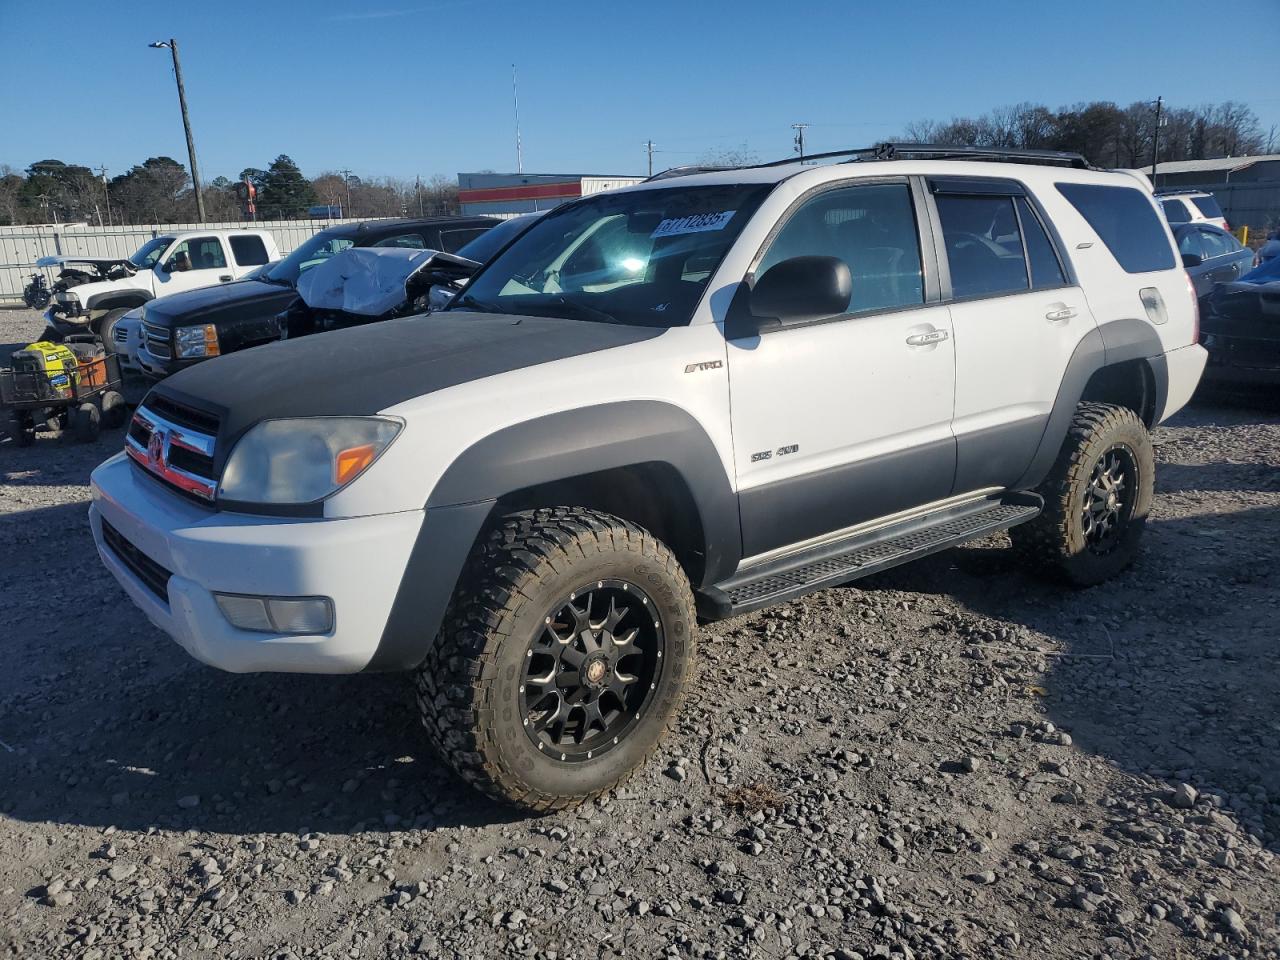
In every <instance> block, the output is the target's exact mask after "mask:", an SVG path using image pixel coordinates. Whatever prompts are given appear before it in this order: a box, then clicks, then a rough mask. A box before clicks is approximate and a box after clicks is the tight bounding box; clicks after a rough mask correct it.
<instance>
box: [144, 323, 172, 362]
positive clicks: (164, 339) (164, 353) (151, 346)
mask: <svg viewBox="0 0 1280 960" xmlns="http://www.w3.org/2000/svg"><path fill="white" fill-rule="evenodd" d="M171 333H172V331H170V329H169V328H168V327H158V326H156V325H155V324H154V323H144V324H143V325H142V338H143V341H144V342H145V343H146V345H147V352H148V353H149V354H151V355H152V356H153V357H159V358H160V359H161V360H170V359H172V358H173V347H172V346H170V344H169V338H170V335H171Z"/></svg>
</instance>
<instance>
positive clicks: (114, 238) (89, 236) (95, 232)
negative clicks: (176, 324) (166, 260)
mask: <svg viewBox="0 0 1280 960" xmlns="http://www.w3.org/2000/svg"><path fill="white" fill-rule="evenodd" d="M353 222H355V221H354V220H269V221H268V220H264V221H261V222H259V223H252V224H250V223H245V222H243V221H240V220H237V221H235V222H233V223H203V224H201V223H146V224H134V225H125V226H119V227H93V226H89V225H88V224H61V225H55V226H50V225H41V226H18V227H0V303H6V302H18V303H21V302H22V288H23V287H25V286H26V285H27V283H28V282H29V281H30V280H31V274H33V273H35V272H37V271H40V272H42V273H44V275H45V279H46V280H48V281H49V283H50V285H52V284H53V281H54V280H55V279H56V277H57V273H58V271H57V268H49V267H37V266H36V261H37V260H39V259H40V258H41V257H57V256H64V257H121V258H123V257H127V256H129V255H130V254H132V253H133V252H134V251H135V250H137V249H138V248H139V247H140V246H142V245H143V244H144V243H146V242H147V241H148V240H150V239H151V238H152V237H158V236H161V235H162V234H172V233H186V232H189V231H196V230H244V229H249V228H252V229H258V230H269V231H270V232H271V235H272V236H273V237H275V239H276V246H277V247H279V248H280V255H281V256H285V255H286V254H288V253H289V252H290V251H292V250H293V248H294V247H296V246H298V244H300V243H302V242H303V241H304V240H306V239H307V238H308V237H310V236H311V235H312V234H314V233H316V232H317V231H320V230H323V229H324V228H325V227H331V226H333V225H334V224H337V223H353Z"/></svg>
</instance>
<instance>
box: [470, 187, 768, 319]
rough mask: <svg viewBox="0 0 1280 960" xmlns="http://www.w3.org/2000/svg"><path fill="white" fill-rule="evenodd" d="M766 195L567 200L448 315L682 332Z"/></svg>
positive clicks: (738, 190)
mask: <svg viewBox="0 0 1280 960" xmlns="http://www.w3.org/2000/svg"><path fill="white" fill-rule="evenodd" d="M770 189H772V184H726V185H721V186H712V187H688V186H686V187H669V188H666V189H649V190H636V191H628V192H624V193H602V194H599V195H597V196H594V197H591V198H589V199H586V200H581V201H578V202H576V203H572V204H567V205H566V206H564V207H561V208H560V209H558V210H555V211H553V212H551V213H549V214H547V216H546V217H545V218H544V219H542V220H539V221H538V222H537V223H535V224H534V225H533V226H532V227H530V228H529V230H528V232H527V233H525V234H524V235H523V236H521V237H520V238H519V239H518V240H516V241H515V242H514V243H513V244H512V245H511V246H509V247H508V248H507V249H506V250H504V251H503V252H502V253H500V254H498V256H497V258H496V259H494V260H493V261H492V262H491V263H490V264H489V265H488V266H486V267H485V268H484V269H483V270H481V271H480V272H479V273H477V274H476V276H475V278H474V279H473V280H472V281H471V283H470V284H469V285H468V286H467V290H466V292H465V293H463V294H462V295H461V296H459V297H458V298H457V299H456V300H454V301H453V303H452V304H451V305H450V309H455V310H483V311H488V312H492V313H512V314H527V315H533V316H548V317H567V318H570V319H578V320H600V321H609V322H616V323H626V324H635V325H640V326H663V327H675V326H682V325H683V324H686V323H688V322H689V318H690V317H691V316H692V315H693V310H694V308H695V307H696V306H697V304H698V301H699V299H701V297H702V291H703V290H704V289H705V288H706V285H707V283H708V281H709V280H710V279H711V274H712V273H714V272H715V269H716V268H717V267H718V266H719V265H720V261H721V260H722V259H723V258H724V255H725V253H726V252H727V251H728V250H729V247H730V246H731V245H732V244H733V241H734V240H735V239H737V236H738V234H739V233H740V232H741V231H742V228H743V227H744V226H745V225H746V222H747V221H748V220H749V219H750V218H751V214H752V213H754V212H755V209H756V207H758V206H759V205H760V201H761V200H762V199H763V198H764V197H765V195H766V194H767V193H768V192H769V190H770ZM495 229H498V228H495Z"/></svg>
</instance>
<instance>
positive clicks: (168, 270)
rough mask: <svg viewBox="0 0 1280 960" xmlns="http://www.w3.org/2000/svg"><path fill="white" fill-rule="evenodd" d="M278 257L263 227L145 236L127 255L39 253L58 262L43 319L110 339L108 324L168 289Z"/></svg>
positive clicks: (48, 263)
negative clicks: (119, 256)
mask: <svg viewBox="0 0 1280 960" xmlns="http://www.w3.org/2000/svg"><path fill="white" fill-rule="evenodd" d="M279 257H280V252H279V250H277V249H276V242H275V238H274V237H272V236H271V234H270V233H268V232H267V231H265V230H197V231H193V232H190V233H174V234H167V235H162V236H158V237H154V238H152V239H151V240H148V241H147V242H146V243H144V244H143V245H142V247H141V248H139V250H138V251H137V252H136V253H135V254H134V255H133V256H131V257H128V258H127V259H117V258H112V257H43V258H41V259H40V260H38V261H37V265H38V266H42V267H53V266H56V267H60V268H61V271H60V273H59V276H58V280H57V282H56V283H54V285H53V301H52V302H51V303H50V304H49V309H48V310H46V311H45V315H44V316H45V320H46V322H47V323H48V324H49V327H50V328H51V330H52V332H53V333H56V334H57V335H59V336H65V335H66V334H69V333H83V332H84V331H85V330H91V331H92V332H94V333H96V334H98V335H99V336H101V337H102V339H103V341H104V342H105V343H108V344H109V343H111V327H112V325H113V324H114V323H115V321H116V320H118V319H119V318H120V317H122V316H124V314H125V313H127V312H128V311H129V310H132V309H133V308H135V307H140V306H142V305H143V304H144V303H146V302H147V301H149V300H154V299H155V298H157V297H164V296H167V295H169V294H171V293H181V292H182V291H184V290H194V289H196V288H197V287H209V286H213V285H214V284H218V283H230V282H232V281H233V280H242V279H245V278H246V277H248V276H249V275H250V274H252V273H253V272H254V271H255V270H258V269H259V268H261V267H262V266H263V265H265V264H267V263H270V262H271V261H273V260H277V259H279Z"/></svg>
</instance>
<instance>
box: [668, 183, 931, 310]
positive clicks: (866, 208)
mask: <svg viewBox="0 0 1280 960" xmlns="http://www.w3.org/2000/svg"><path fill="white" fill-rule="evenodd" d="M803 256H820V257H839V258H840V259H841V260H843V261H844V262H845V263H846V264H847V265H848V267H849V273H850V274H852V276H853V295H852V296H851V297H850V298H849V306H848V309H847V310H846V311H845V312H846V313H861V312H863V311H867V310H893V309H897V308H902V307H913V306H916V305H918V304H921V303H923V302H924V281H923V276H922V273H921V269H920V238H919V234H918V233H917V231H916V217H915V208H914V206H913V204H912V202H911V193H910V191H909V189H908V188H907V185H906V184H898V183H882V184H866V185H863V186H856V187H840V188H837V189H834V190H825V191H823V192H821V193H819V194H817V195H816V196H814V197H812V198H810V199H809V200H806V201H805V202H804V203H803V204H802V205H801V206H800V208H799V209H798V210H796V211H795V213H793V214H792V215H791V218H790V219H789V220H787V222H786V224H785V225H784V226H783V227H782V229H781V230H779V231H778V235H777V236H776V237H774V240H773V243H772V244H771V245H770V247H769V249H768V251H767V252H766V253H765V255H764V257H763V259H761V261H760V264H759V265H758V266H757V267H756V271H755V272H756V276H763V275H764V273H765V271H766V270H768V269H769V268H770V267H772V266H773V265H774V264H776V263H780V262H782V261H783V260H788V259H790V258H791V257H803ZM711 266H714V264H711ZM686 269H687V270H691V271H697V270H699V267H698V265H687V266H686ZM707 269H709V266H708V267H707ZM698 275H699V276H701V272H699V273H698Z"/></svg>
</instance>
